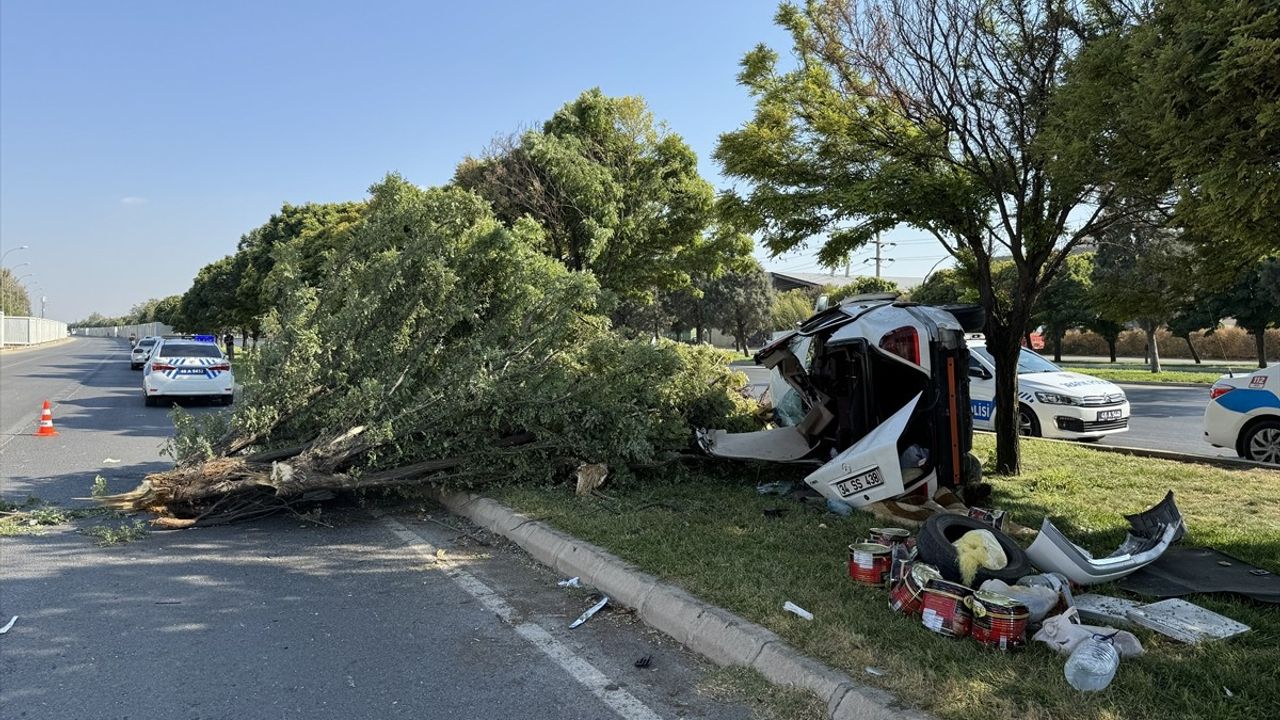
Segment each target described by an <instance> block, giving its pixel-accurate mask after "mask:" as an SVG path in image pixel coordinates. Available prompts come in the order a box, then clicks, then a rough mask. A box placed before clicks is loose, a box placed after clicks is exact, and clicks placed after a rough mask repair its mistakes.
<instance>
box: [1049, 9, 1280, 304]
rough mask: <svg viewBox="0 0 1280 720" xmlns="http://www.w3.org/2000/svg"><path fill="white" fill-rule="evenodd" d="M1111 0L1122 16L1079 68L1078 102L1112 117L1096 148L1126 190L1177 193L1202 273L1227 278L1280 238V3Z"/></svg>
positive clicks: (1176, 207) (1171, 199)
mask: <svg viewBox="0 0 1280 720" xmlns="http://www.w3.org/2000/svg"><path fill="white" fill-rule="evenodd" d="M1107 7H1108V13H1107V15H1108V16H1109V17H1110V18H1112V19H1113V20H1114V24H1113V25H1112V26H1111V28H1110V32H1109V33H1108V34H1107V35H1106V36H1105V37H1102V38H1098V39H1097V40H1096V41H1095V42H1094V43H1092V44H1091V47H1090V49H1089V51H1088V52H1086V53H1085V54H1084V56H1082V58H1081V60H1080V62H1079V63H1078V68H1077V70H1078V72H1077V73H1076V75H1077V79H1078V84H1079V85H1080V86H1081V87H1082V88H1084V90H1083V92H1081V93H1079V96H1078V97H1077V98H1075V99H1076V100H1078V101H1080V102H1078V106H1079V107H1080V108H1081V112H1082V113H1092V114H1094V115H1097V116H1100V117H1103V118H1105V119H1106V120H1107V121H1108V122H1109V124H1110V125H1111V128H1110V131H1109V132H1108V133H1106V134H1105V135H1103V136H1101V137H1102V138H1104V140H1105V141H1104V142H1102V143H1099V144H1098V145H1097V146H1096V150H1097V151H1098V152H1099V153H1101V154H1105V155H1107V156H1109V157H1111V158H1113V159H1114V160H1115V161H1117V167H1118V169H1120V170H1122V171H1123V172H1121V173H1120V174H1119V175H1118V177H1119V179H1120V180H1121V181H1122V183H1123V184H1124V186H1125V190H1126V192H1127V193H1129V194H1141V193H1145V195H1146V196H1147V197H1149V198H1154V199H1159V200H1162V201H1165V202H1166V203H1168V204H1170V205H1172V209H1173V211H1174V213H1173V219H1174V221H1175V222H1176V223H1177V224H1178V225H1180V226H1181V227H1182V228H1184V229H1185V230H1186V236H1185V237H1186V239H1187V240H1188V241H1190V242H1192V243H1194V244H1196V245H1197V246H1198V248H1199V250H1200V256H1201V260H1202V263H1203V264H1202V266H1201V268H1200V272H1201V274H1202V275H1204V274H1213V275H1215V278H1216V279H1218V280H1221V281H1227V282H1229V281H1230V280H1232V279H1233V278H1234V276H1235V275H1236V274H1237V272H1238V271H1239V270H1240V269H1242V268H1245V267H1249V266H1251V265H1252V264H1253V263H1254V262H1257V261H1258V260H1261V259H1262V258H1263V257H1264V256H1266V255H1268V254H1271V253H1274V252H1275V251H1276V249H1277V247H1280V243H1278V242H1277V238H1280V173H1277V172H1276V158H1277V157H1280V53H1277V52H1276V42H1277V40H1276V38H1277V37H1278V36H1280V5H1277V4H1276V3H1275V2H1272V1H1267V2H1258V1H1256V0H1176V1H1174V0H1163V1H1158V2H1152V3H1130V2H1121V1H1120V0H1113V1H1112V2H1110V3H1109V4H1108V6H1107ZM1090 106H1091V107H1090Z"/></svg>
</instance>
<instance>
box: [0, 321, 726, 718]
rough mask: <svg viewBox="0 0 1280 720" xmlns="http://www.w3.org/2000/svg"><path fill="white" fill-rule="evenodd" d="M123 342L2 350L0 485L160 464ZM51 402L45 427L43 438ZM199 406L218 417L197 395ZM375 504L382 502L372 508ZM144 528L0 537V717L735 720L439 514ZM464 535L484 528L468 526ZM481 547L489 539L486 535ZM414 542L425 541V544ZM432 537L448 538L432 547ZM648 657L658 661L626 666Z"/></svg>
mask: <svg viewBox="0 0 1280 720" xmlns="http://www.w3.org/2000/svg"><path fill="white" fill-rule="evenodd" d="M123 350H124V348H123V345H122V343H120V342H119V341H114V340H106V339H77V340H75V341H73V342H71V343H67V344H63V345H60V346H57V347H53V348H48V349H44V350H33V351H28V352H22V353H5V354H3V356H0V428H3V429H4V431H5V434H4V435H2V436H0V494H2V495H3V496H4V498H5V499H6V500H10V501H13V500H19V501H20V500H22V499H23V498H25V497H26V496H27V495H35V496H37V497H39V498H41V499H43V500H46V501H52V502H57V503H60V504H66V505H77V504H85V503H87V501H85V500H76V498H83V497H85V496H87V495H88V494H89V487H90V484H91V482H92V480H93V478H94V476H95V475H98V474H101V475H103V476H105V477H106V478H107V480H108V483H109V487H111V489H113V490H124V489H128V488H130V487H132V486H134V485H135V484H136V483H137V481H138V480H139V479H140V478H141V477H142V476H143V475H144V474H145V473H146V472H149V471H152V470H156V469H159V468H162V467H165V466H166V465H167V463H166V462H165V458H163V457H162V456H161V454H160V448H161V446H162V445H163V443H164V440H165V439H166V438H167V437H168V436H169V433H170V429H171V422H170V420H169V415H168V412H167V411H166V410H164V409H160V408H145V407H144V406H143V404H142V398H141V394H140V392H139V389H138V387H139V386H138V383H139V376H138V373H136V372H134V371H131V370H129V366H128V361H127V358H126V356H125V355H124V353H123ZM45 398H49V399H50V400H54V401H55V402H56V404H55V410H54V413H55V416H54V417H55V424H56V426H57V428H58V430H59V432H60V433H61V434H60V435H59V436H58V437H56V438H34V437H31V436H30V435H29V433H30V432H32V431H33V430H34V427H35V420H36V417H37V414H38V411H39V407H40V403H41V401H43V400H44V399H45ZM195 411H196V412H221V409H218V408H200V409H197V410H195ZM381 512H386V513H388V514H387V515H382V514H380V513H381ZM321 520H322V521H323V522H324V523H326V525H328V526H327V527H326V526H319V525H315V524H311V523H305V522H301V521H300V520H298V519H296V518H288V517H275V518H269V519H266V520H262V521H259V522H254V523H248V524H240V525H234V526H222V527H213V528H201V529H193V530H179V531H169V532H151V533H149V534H148V535H147V536H146V537H144V538H142V539H140V540H137V541H134V542H131V543H128V544H124V545H119V546H115V547H109V548H99V547H95V546H94V545H92V544H91V542H90V540H89V538H88V537H86V536H85V535H82V534H80V533H79V532H77V529H78V528H84V527H86V526H88V525H92V524H96V523H101V522H118V521H110V520H104V519H102V518H85V519H81V520H78V521H76V524H75V526H62V527H58V528H54V529H53V530H52V531H50V532H48V533H46V534H42V535H31V536H16V537H5V538H3V539H0V615H3V618H2V619H0V624H3V622H7V621H8V618H9V617H10V616H13V615H17V616H19V618H18V620H17V622H16V624H15V625H14V627H13V629H12V630H10V631H9V633H8V634H6V635H3V636H0V709H2V712H0V714H2V715H3V717H5V718H31V719H42V720H43V719H46V718H47V719H49V720H64V719H66V718H95V719H96V718H158V717H173V718H183V719H196V718H204V719H210V718H234V719H235V720H245V719H250V718H287V717H299V718H335V719H337V718H341V719H342V720H348V719H350V718H397V717H404V718H423V717H430V718H478V717H483V718H495V719H496V718H512V719H513V720H529V719H530V718H552V717H554V718H581V719H583V720H587V719H594V718H613V717H625V718H637V719H644V720H649V719H650V718H675V717H709V718H747V717H749V716H750V710H749V708H747V707H745V706H743V705H740V704H733V703H721V702H716V701H713V700H711V699H710V698H708V697H707V696H705V695H704V694H702V693H700V692H699V691H698V685H699V683H700V682H701V681H702V680H703V679H704V678H705V675H706V673H707V672H708V671H709V669H708V668H707V667H706V666H705V665H704V664H703V663H702V662H701V661H699V660H698V659H696V658H694V657H692V656H691V655H689V654H688V653H687V652H686V651H684V650H683V649H682V648H681V647H679V646H678V645H676V644H674V643H672V642H671V641H670V640H668V639H666V638H664V637H663V636H661V635H659V634H657V633H654V632H652V631H650V630H648V629H647V628H645V627H644V626H642V625H640V624H639V623H637V622H636V621H635V620H634V618H633V617H632V616H631V615H630V614H628V613H625V612H621V611H617V610H610V609H608V608H606V610H604V611H602V612H601V613H600V614H598V615H597V616H596V617H595V618H593V619H592V620H590V621H589V622H587V623H586V624H585V625H583V626H582V627H580V628H578V629H575V630H568V629H567V625H568V623H569V622H570V621H571V620H572V619H573V618H574V617H576V616H577V615H578V614H579V613H581V612H582V611H583V610H584V609H585V608H586V607H587V606H589V605H590V604H591V602H592V598H590V597H589V596H588V595H587V594H586V592H585V591H579V590H568V589H562V588H559V587H557V586H556V583H555V581H556V580H557V579H558V578H556V577H554V576H553V575H551V574H550V573H549V572H548V571H546V570H545V569H543V568H542V567H541V566H538V565H537V564H536V563H533V562H532V561H530V560H529V559H528V558H527V557H526V556H524V555H523V554H522V553H520V552H518V551H515V550H513V549H512V548H510V547H508V546H506V545H504V544H503V543H501V542H499V541H498V540H497V539H496V538H493V537H489V539H488V542H489V543H490V544H488V545H480V544H476V543H475V542H474V541H473V540H472V538H471V537H469V536H468V534H465V533H463V532H460V531H455V530H454V529H451V528H449V527H445V526H442V525H440V524H439V523H445V524H446V525H449V524H455V525H460V521H458V520H457V519H456V518H453V517H451V516H449V515H447V514H445V513H442V512H440V511H432V510H429V509H413V508H404V507H399V508H397V509H393V510H385V511H371V510H370V509H368V508H360V507H348V508H335V509H330V510H328V511H326V512H325V513H324V515H323V516H322V517H321ZM469 532H470V533H471V534H475V531H469ZM481 539H483V536H481ZM424 548H426V549H425V550H424ZM435 548H439V549H442V550H444V551H445V552H444V559H437V557H436V554H435ZM644 655H651V656H652V658H653V660H652V666H651V667H650V668H649V669H637V668H636V667H635V666H634V663H635V661H636V660H637V659H638V658H640V657H642V656H644Z"/></svg>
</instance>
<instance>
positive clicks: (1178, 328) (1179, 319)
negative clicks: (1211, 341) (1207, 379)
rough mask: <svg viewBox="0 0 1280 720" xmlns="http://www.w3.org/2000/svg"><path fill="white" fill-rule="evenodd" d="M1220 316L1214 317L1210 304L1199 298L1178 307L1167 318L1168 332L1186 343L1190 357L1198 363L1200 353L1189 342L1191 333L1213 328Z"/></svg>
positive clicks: (1193, 344)
mask: <svg viewBox="0 0 1280 720" xmlns="http://www.w3.org/2000/svg"><path fill="white" fill-rule="evenodd" d="M1219 320H1221V318H1219V317H1216V313H1215V310H1214V308H1213V307H1212V305H1211V304H1209V303H1205V302H1203V301H1202V300H1200V299H1197V300H1194V301H1193V302H1190V303H1187V304H1186V305H1183V306H1182V307H1180V308H1178V309H1177V310H1176V311H1175V312H1174V314H1173V316H1172V317H1170V318H1169V323H1168V324H1169V332H1170V333H1172V334H1173V336H1174V337H1178V338H1182V339H1183V341H1184V342H1186V343H1187V349H1188V350H1190V351H1191V358H1192V359H1193V360H1195V361H1196V364H1197V365H1199V364H1200V353H1199V351H1197V350H1196V345H1195V343H1193V342H1191V333H1194V332H1197V331H1199V330H1213V329H1214V328H1216V327H1217V326H1218V321H1219Z"/></svg>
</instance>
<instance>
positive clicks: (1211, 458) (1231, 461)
mask: <svg viewBox="0 0 1280 720" xmlns="http://www.w3.org/2000/svg"><path fill="white" fill-rule="evenodd" d="M1022 439H1023V440H1031V441H1034V442H1044V443H1062V444H1065V445H1075V446H1077V447H1079V446H1080V443H1079V442H1077V441H1075V440H1058V439H1056V438H1027V437H1024V438H1022ZM1084 447H1087V448H1089V449H1090V450H1099V451H1101V452H1109V453H1116V454H1119V455H1132V456H1133V457H1142V458H1154V459H1157V460H1173V461H1175V462H1185V463H1199V464H1201V465H1213V466H1216V467H1221V468H1226V469H1228V470H1280V466H1276V465H1270V464H1268V463H1262V462H1258V461H1256V460H1245V459H1244V458H1235V457H1225V456H1222V455H1192V454H1190V453H1181V452H1177V451H1176V450H1153V449H1151V448H1138V447H1129V446H1127V445H1098V444H1090V445H1085V446H1084Z"/></svg>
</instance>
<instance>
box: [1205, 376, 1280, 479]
mask: <svg viewBox="0 0 1280 720" xmlns="http://www.w3.org/2000/svg"><path fill="white" fill-rule="evenodd" d="M1204 439H1205V440H1208V441H1209V442H1210V443H1211V444H1213V445H1216V446H1218V447H1226V448H1232V449H1233V450H1235V451H1236V453H1237V454H1238V455H1240V457H1242V458H1246V459H1248V460H1257V461H1259V462H1268V463H1276V464H1277V465H1280V365H1277V366H1273V367H1269V368H1266V369H1265V370H1258V371H1257V372H1255V373H1253V374H1251V375H1240V376H1237V377H1230V376H1225V375H1224V376H1223V377H1221V378H1219V379H1218V381H1217V382H1215V383H1214V384H1213V387H1212V388H1210V389H1209V405H1208V406H1207V407H1205V409H1204Z"/></svg>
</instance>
